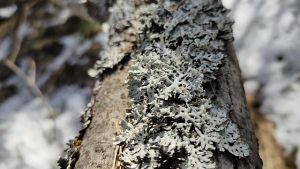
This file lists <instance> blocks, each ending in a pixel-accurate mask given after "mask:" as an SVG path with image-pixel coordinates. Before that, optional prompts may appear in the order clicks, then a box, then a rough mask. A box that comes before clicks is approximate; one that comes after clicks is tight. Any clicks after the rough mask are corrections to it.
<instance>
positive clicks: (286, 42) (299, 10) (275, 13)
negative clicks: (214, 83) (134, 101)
mask: <svg viewBox="0 0 300 169" xmlns="http://www.w3.org/2000/svg"><path fill="white" fill-rule="evenodd" d="M223 2H224V4H225V6H227V7H228V8H230V9H232V16H233V18H234V19H235V25H234V35H235V39H236V40H235V46H236V51H237V55H238V57H239V61H240V65H241V69H242V71H243V75H244V77H245V79H246V82H245V88H246V91H247V92H248V93H249V94H253V93H254V92H256V91H257V90H258V89H260V97H259V98H261V102H262V105H261V107H260V110H261V112H262V113H264V114H265V115H266V116H267V117H268V118H269V119H271V120H272V121H274V122H275V124H276V131H275V133H274V135H275V138H276V139H277V141H278V142H279V143H280V144H281V145H282V146H283V147H284V148H285V150H286V152H287V153H290V152H292V151H294V150H297V149H298V153H297V156H296V159H297V162H296V163H297V166H298V168H300V151H299V150H300V1H299V0H284V1H283V0H223Z"/></svg>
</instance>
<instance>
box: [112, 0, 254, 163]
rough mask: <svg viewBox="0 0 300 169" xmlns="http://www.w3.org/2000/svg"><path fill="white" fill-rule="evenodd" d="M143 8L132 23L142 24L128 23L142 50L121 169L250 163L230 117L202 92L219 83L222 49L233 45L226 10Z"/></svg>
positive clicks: (122, 138) (196, 2) (169, 5)
mask: <svg viewBox="0 0 300 169" xmlns="http://www.w3.org/2000/svg"><path fill="white" fill-rule="evenodd" d="M139 2H140V3H139V4H138V5H136V4H134V3H132V4H131V5H133V8H138V9H140V10H137V11H139V12H135V14H134V17H131V18H139V20H136V19H132V20H130V19H129V20H128V22H129V23H130V24H131V25H135V27H136V28H138V30H139V31H138V32H139V34H138V36H137V39H136V42H137V44H138V43H140V44H141V45H140V46H137V51H138V52H135V53H132V54H131V57H132V58H133V59H134V60H133V66H132V68H131V70H130V72H129V77H128V82H127V85H128V88H129V96H130V98H131V109H130V111H128V113H127V114H126V120H124V121H123V122H122V126H123V128H124V131H123V133H122V134H121V135H119V136H118V137H117V138H116V143H117V144H119V145H122V146H123V152H122V153H121V154H120V156H119V160H120V161H121V162H122V165H123V166H124V167H125V168H142V169H146V168H155V169H159V168H166V166H168V167H167V168H191V169H214V168H215V167H216V164H215V160H214V153H215V152H217V151H228V152H229V153H231V154H233V155H234V156H238V157H245V156H248V155H249V154H250V152H249V147H248V145H247V144H246V143H244V142H243V141H242V139H241V137H240V135H239V131H238V127H237V126H236V125H235V124H234V123H233V122H232V121H231V120H230V118H229V117H228V111H229V109H228V108H227V107H220V106H219V105H217V104H216V103H215V102H214V100H213V99H211V98H208V97H207V95H206V92H205V90H206V89H205V87H204V84H207V83H209V82H211V81H213V80H215V78H216V74H217V72H218V69H219V67H220V66H222V64H223V63H222V62H223V59H224V58H225V57H226V56H227V54H226V47H225V43H226V42H228V41H232V40H233V36H232V29H231V26H232V23H233V22H232V20H231V19H230V18H229V17H227V13H228V10H227V9H225V8H224V7H223V5H222V3H221V1H219V0H188V1H171V0H165V1H159V2H154V1H151V2H148V1H146V0H144V1H139ZM148 8H149V9H151V10H145V9H148ZM120 10H121V9H120ZM145 13H147V14H146V15H145ZM139 15H141V17H139ZM142 25H146V26H142Z"/></svg>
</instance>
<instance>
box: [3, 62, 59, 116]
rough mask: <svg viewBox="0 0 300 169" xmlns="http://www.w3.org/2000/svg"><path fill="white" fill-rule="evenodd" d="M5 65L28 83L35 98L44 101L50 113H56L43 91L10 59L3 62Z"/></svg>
mask: <svg viewBox="0 0 300 169" xmlns="http://www.w3.org/2000/svg"><path fill="white" fill-rule="evenodd" d="M3 64H4V65H5V66H6V67H7V68H9V69H10V70H11V71H13V72H14V73H15V74H16V75H17V76H18V77H19V78H20V79H22V81H24V82H25V83H26V85H27V86H28V88H29V89H30V90H31V92H32V93H33V94H34V95H35V96H37V97H39V98H41V99H42V101H43V103H44V104H45V106H46V107H47V109H48V110H49V112H54V111H53V109H52V107H51V106H50V105H49V103H48V101H47V100H46V98H45V97H44V95H43V93H42V92H41V90H40V89H39V88H38V87H37V86H36V84H35V83H34V82H33V81H32V80H30V78H28V77H27V75H26V74H25V73H24V72H23V71H22V70H21V69H20V68H19V67H18V66H17V65H16V64H14V63H13V62H12V61H10V60H9V59H5V60H3Z"/></svg>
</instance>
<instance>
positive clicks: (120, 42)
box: [74, 0, 262, 169]
mask: <svg viewBox="0 0 300 169" xmlns="http://www.w3.org/2000/svg"><path fill="white" fill-rule="evenodd" d="M194 2H195V1H178V2H177V1H176V2H175V1H168V0H165V1H160V2H158V3H160V5H161V6H164V9H163V11H164V12H165V13H163V12H162V11H161V10H157V11H156V8H155V7H154V8H153V9H152V8H151V9H150V7H153V6H155V3H153V2H151V1H146V0H145V1H139V0H136V1H134V2H133V1H126V2H125V1H124V2H121V1H120V2H117V4H116V7H115V10H113V11H114V12H113V13H112V14H111V15H112V18H111V19H110V23H111V25H112V24H113V22H114V25H112V26H113V27H112V28H111V31H110V45H109V48H108V49H107V50H106V53H105V54H104V56H103V58H102V61H100V62H99V63H98V65H97V66H96V67H95V69H96V70H93V71H92V72H91V74H93V75H96V74H98V75H99V76H100V77H101V80H100V81H101V82H100V83H101V84H100V86H99V87H100V90H99V91H98V93H97V94H96V96H95V99H96V102H95V104H94V105H93V107H92V110H93V117H92V120H91V123H90V125H89V127H88V128H87V129H86V130H85V132H84V137H83V135H82V137H83V140H82V144H81V145H80V149H79V157H76V160H77V162H76V164H75V163H74V164H75V168H76V169H96V168H102V169H111V168H124V167H125V168H126V165H124V164H125V163H124V160H123V161H122V160H119V159H120V158H119V157H120V154H122V152H123V150H124V149H126V146H127V145H126V144H130V142H126V143H124V144H125V145H124V144H119V145H114V144H113V139H114V138H116V137H117V136H118V135H120V133H123V129H122V128H121V127H120V123H121V121H122V119H125V118H126V112H128V111H131V108H132V104H134V103H132V102H133V101H132V99H133V98H132V97H131V96H130V91H128V85H129V88H130V87H131V88H132V87H134V86H130V85H132V84H130V83H129V84H127V85H125V84H124V82H125V80H127V79H128V76H134V74H130V73H128V72H129V70H132V69H133V68H132V67H133V65H134V64H139V63H137V61H136V59H135V60H132V59H131V58H132V57H135V56H136V55H139V54H141V53H142V54H141V55H146V54H147V52H149V51H148V48H147V47H149V46H151V45H152V46H154V47H153V48H155V47H156V46H157V45H156V43H157V41H160V43H162V42H164V43H166V44H167V45H169V46H167V47H166V48H168V49H170V50H174V51H175V50H176V49H180V48H183V47H184V46H183V45H184V44H178V43H181V42H179V41H177V44H176V43H173V41H171V40H170V41H168V36H173V35H174V34H176V31H177V30H180V29H179V28H185V27H184V26H190V25H192V23H190V21H188V22H179V21H178V23H177V25H175V26H174V27H175V29H174V30H172V31H171V33H170V35H166V34H167V33H166V32H167V29H168V28H169V27H167V26H162V25H161V22H166V21H168V19H170V18H171V21H172V22H170V24H173V23H176V17H178V18H179V19H180V17H181V16H180V13H178V12H177V13H176V11H180V10H182V11H183V13H184V12H185V11H191V12H190V13H193V12H194V11H193V10H194V9H188V8H193V5H195V4H196V3H194ZM204 2H206V1H205V0H204ZM126 3H128V4H129V5H126ZM149 4H150V5H149ZM166 4H167V5H166ZM170 4H171V5H170ZM199 4H200V5H203V4H204V5H203V8H199V9H196V10H202V11H196V13H197V15H200V16H202V14H201V12H203V13H205V12H207V13H210V15H211V12H214V11H216V10H219V9H220V10H221V12H220V14H223V13H224V14H225V13H226V12H224V9H223V7H222V6H221V5H220V1H211V2H209V3H203V4H202V3H201V1H200V0H199ZM199 4H198V5H197V4H196V6H199ZM122 5H124V6H122ZM151 5H152V6H151ZM194 7H195V6H194ZM122 8H123V9H122ZM158 8H161V7H158ZM195 8H196V7H195ZM206 8H207V9H211V8H212V11H209V10H206ZM145 9H149V11H145ZM151 10H152V11H151ZM153 11H154V13H155V11H156V12H157V13H155V14H153V13H151V12H153ZM147 12H148V13H147ZM199 13H200V14H199ZM193 14H194V13H193ZM157 16H158V18H157ZM182 16H186V14H183V15H182ZM216 16H217V14H216ZM218 17H219V16H218ZM222 17H223V16H221V20H218V21H217V22H221V21H222V22H223V20H224V23H225V26H221V27H222V29H223V30H220V31H218V35H217V37H216V40H217V41H218V42H220V41H223V42H224V45H221V46H220V49H219V48H217V49H215V50H214V51H213V53H216V51H217V52H218V51H219V52H221V53H222V52H224V55H226V57H224V58H223V57H222V58H221V61H220V63H219V61H216V63H215V65H217V66H216V67H212V68H211V70H213V71H212V72H211V71H208V73H203V75H204V77H206V76H208V77H207V79H205V81H204V82H203V88H204V91H205V96H204V97H206V98H207V99H210V100H212V102H213V106H215V105H216V106H217V107H218V109H219V108H220V109H224V110H226V112H228V113H227V116H226V117H228V120H226V125H227V124H228V123H230V124H231V123H232V124H235V125H234V126H236V128H237V130H238V131H239V133H238V134H237V135H239V137H240V138H238V139H241V140H243V144H245V145H248V149H249V154H247V153H245V154H240V153H239V152H242V151H241V150H237V151H235V150H231V149H230V146H232V145H229V148H225V149H224V148H223V149H222V148H219V149H218V145H217V144H219V143H220V142H222V140H221V141H220V140H218V141H216V142H215V143H214V145H213V146H215V147H214V148H212V149H211V151H212V153H213V157H211V158H209V160H210V159H212V160H214V161H213V162H209V163H212V164H215V166H213V167H211V168H218V169H260V168H262V162H261V160H260V157H259V155H258V144H257V140H256V137H255V135H254V131H253V130H254V129H253V126H252V124H251V122H250V117H249V114H248V110H247V106H246V101H245V94H244V89H243V86H242V81H241V73H240V69H239V65H238V61H237V58H236V55H235V52H234V47H233V45H232V42H231V40H230V38H228V36H229V35H230V33H231V32H230V31H231V29H227V28H228V27H226V22H225V20H226V19H227V18H222ZM174 18H175V20H174ZM141 20H142V21H141ZM169 21H170V20H169ZM202 21H206V20H205V19H204V20H202ZM191 22H192V21H191ZM141 23H142V24H141ZM216 24H218V23H216ZM229 24H230V23H229ZM200 25H201V23H200ZM169 26H170V25H169ZM202 26H203V25H202ZM204 27H205V25H204ZM177 28H178V29H177ZM200 28H202V27H200ZM214 28H216V27H214ZM226 31H228V32H227V33H226ZM224 32H225V33H224ZM160 34H162V37H163V38H164V40H161V39H160V38H161V37H159V36H157V35H160ZM196 34H199V33H198V32H197V33H196ZM200 34H201V32H200ZM220 34H222V35H220ZM225 34H226V35H225ZM179 36H181V37H180V38H183V40H182V39H181V40H180V41H185V39H184V38H187V39H188V40H189V38H190V37H187V36H182V35H179ZM203 36H210V35H202V36H200V40H201V38H203ZM152 37H155V40H153V39H152ZM218 38H219V39H218ZM169 39H171V38H169ZM195 39H197V38H194V37H192V41H194V40H195ZM213 44H214V42H213ZM218 44H219V43H218ZM221 44H222V43H221ZM223 46H224V48H223ZM151 50H152V49H151ZM201 50H202V48H201ZM205 50H206V49H205ZM153 51H155V50H153ZM183 51H184V50H183ZM185 52H188V51H185ZM205 52H211V50H210V48H209V49H207V51H205ZM145 53H146V54H145ZM197 54H199V53H197ZM204 61H206V60H202V61H199V62H200V64H202V63H206V62H204ZM133 62H135V63H133ZM191 64H192V62H191ZM206 64H208V66H210V65H209V64H212V63H210V62H209V63H206ZM190 67H193V65H191V66H190ZM196 68H198V67H196ZM196 68H195V69H196ZM203 71H206V70H203ZM199 73H200V72H199ZM212 79H213V80H212ZM129 81H130V78H129ZM141 83H142V82H141ZM201 84H202V83H201ZM130 90H132V89H130ZM128 93H129V94H128ZM179 95H180V94H179ZM148 97H149V95H148ZM192 97H193V98H194V99H196V100H197V99H202V98H199V97H196V96H192ZM201 97H202V96H201ZM168 99H169V98H165V100H168ZM144 101H145V100H144ZM146 101H147V100H146ZM168 101H169V102H171V103H172V104H177V103H178V104H182V105H183V103H182V102H184V101H183V100H182V99H178V98H177V100H176V99H174V100H171V99H169V100H168ZM188 102H189V101H186V104H189V103H188ZM141 104H142V103H141ZM193 104H194V103H193ZM146 111H151V110H146ZM209 112H210V110H209ZM209 112H208V114H209ZM172 120H174V123H175V122H177V121H176V119H175V118H174V119H172ZM208 120H209V119H208ZM227 121H229V122H228V123H227ZM178 123H179V124H181V123H180V122H178ZM204 125H205V124H204ZM220 125H223V123H222V124H220ZM194 127H195V126H193V127H192V128H194ZM216 127H218V126H216ZM195 128H196V127H195ZM225 128H226V127H225ZM191 130H192V129H191ZM212 130H214V129H212ZM224 130H226V129H224ZM222 131H223V130H222ZM142 134H144V133H142ZM152 134H153V133H152ZM180 134H182V133H178V135H180ZM233 134H234V133H233ZM149 137H151V136H149ZM200 139H201V137H200ZM132 144H133V143H132ZM232 144H235V142H232ZM150 149H151V147H150ZM246 152H247V151H246ZM207 153H209V152H207ZM243 153H244V152H243ZM177 154H179V155H178V159H176V155H177ZM177 154H176V153H175V154H174V155H173V156H172V158H171V157H165V158H166V159H165V161H168V160H171V161H172V163H176V164H171V163H170V165H168V163H164V164H161V166H159V167H156V168H178V166H182V164H179V163H181V161H180V160H179V158H180V159H181V160H182V158H187V156H189V152H186V151H184V152H179V153H177ZM174 157H175V159H174ZM123 158H124V157H123ZM125 158H126V157H125ZM162 158H164V157H162ZM168 158H170V159H168ZM76 160H75V161H76ZM174 160H175V161H174ZM179 161H180V162H179ZM150 163H152V161H151V162H150ZM177 163H178V164H177ZM203 163H204V162H203ZM155 165H156V164H155ZM140 167H141V166H140ZM148 168H151V167H148ZM190 168H201V167H199V166H197V167H190ZM203 168H204V169H206V167H203Z"/></svg>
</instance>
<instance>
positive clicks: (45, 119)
mask: <svg viewBox="0 0 300 169" xmlns="http://www.w3.org/2000/svg"><path fill="white" fill-rule="evenodd" d="M89 96H90V90H89V89H87V88H79V87H77V86H65V87H61V88H59V89H57V90H56V92H54V95H53V96H52V97H51V98H50V103H51V105H53V107H55V108H56V112H58V113H57V114H53V113H52V112H49V111H48V109H47V107H45V105H44V103H43V102H42V101H41V100H40V99H39V98H35V99H34V98H30V96H29V95H28V94H26V92H24V93H20V94H18V95H16V96H14V97H13V98H11V99H10V100H8V101H7V102H5V103H4V105H2V106H1V107H0V112H1V114H0V132H1V136H0V141H1V144H0V146H1V147H0V149H1V153H0V169H41V168H43V169H54V168H57V167H56V160H57V159H58V156H59V155H60V154H61V153H62V150H63V149H64V148H65V143H67V141H68V140H69V139H71V138H74V137H75V136H76V135H77V134H78V131H79V129H80V127H81V126H80V122H79V119H80V118H79V117H80V114H81V111H82V110H84V108H85V107H86V104H87V101H88V98H89ZM19 98H26V99H27V101H28V102H25V103H24V104H22V102H19V100H20V99H19ZM31 99H32V100H31ZM11 101H13V102H14V104H16V105H18V106H20V107H19V108H18V109H17V110H15V111H9V110H3V109H1V108H4V107H7V105H8V104H9V105H8V106H10V107H13V106H14V104H12V102H11ZM10 110H11V109H10Z"/></svg>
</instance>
